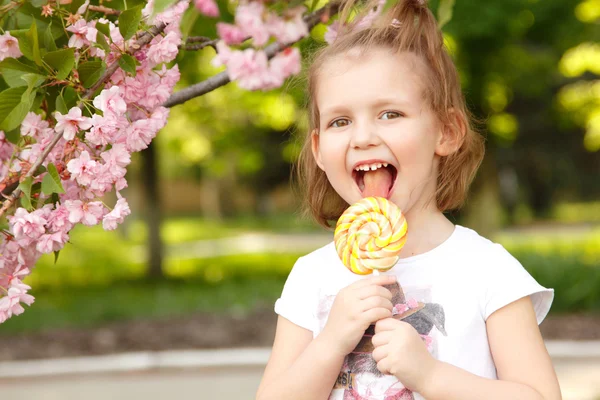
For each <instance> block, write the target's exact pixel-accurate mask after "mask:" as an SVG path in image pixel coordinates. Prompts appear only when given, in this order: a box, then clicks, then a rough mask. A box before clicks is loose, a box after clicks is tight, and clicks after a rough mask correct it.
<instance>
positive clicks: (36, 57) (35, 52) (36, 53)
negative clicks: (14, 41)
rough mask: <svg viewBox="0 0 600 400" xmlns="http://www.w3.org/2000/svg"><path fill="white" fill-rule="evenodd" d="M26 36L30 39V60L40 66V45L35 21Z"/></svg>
mask: <svg viewBox="0 0 600 400" xmlns="http://www.w3.org/2000/svg"><path fill="white" fill-rule="evenodd" d="M28 35H29V36H30V38H31V52H32V57H33V58H32V60H33V61H34V62H35V63H36V64H37V65H42V56H41V54H40V43H39V39H38V31H37V25H36V23H35V20H34V21H33V22H32V23H31V28H30V29H29V33H28Z"/></svg>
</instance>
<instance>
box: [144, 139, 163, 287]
mask: <svg viewBox="0 0 600 400" xmlns="http://www.w3.org/2000/svg"><path fill="white" fill-rule="evenodd" d="M141 156H142V180H143V186H144V197H143V199H144V203H145V205H146V207H145V214H146V223H147V225H148V277H150V278H164V274H163V269H162V260H163V243H162V240H161V237H160V223H161V202H160V194H159V192H158V188H159V185H158V166H157V161H156V145H155V143H154V142H152V143H151V144H150V146H148V148H147V149H146V150H144V151H142V152H141Z"/></svg>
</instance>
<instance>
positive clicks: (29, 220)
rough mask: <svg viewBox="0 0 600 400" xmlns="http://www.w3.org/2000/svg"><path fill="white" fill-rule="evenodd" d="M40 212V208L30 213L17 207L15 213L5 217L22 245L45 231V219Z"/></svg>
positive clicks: (27, 243) (30, 241)
mask: <svg viewBox="0 0 600 400" xmlns="http://www.w3.org/2000/svg"><path fill="white" fill-rule="evenodd" d="M41 214H42V211H40V210H35V211H33V212H31V213H30V212H28V211H27V210H26V209H24V208H22V207H19V208H17V210H16V211H15V215H13V216H10V215H9V216H8V217H7V218H8V221H9V224H10V226H11V231H12V233H13V235H15V239H16V240H17V241H19V242H20V243H22V244H23V245H29V244H30V243H32V242H33V241H35V240H36V239H38V238H39V237H40V236H41V235H42V234H44V233H46V228H45V227H44V225H45V224H46V222H47V221H46V220H45V219H44V218H43V217H42V215H41Z"/></svg>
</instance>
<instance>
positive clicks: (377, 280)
mask: <svg viewBox="0 0 600 400" xmlns="http://www.w3.org/2000/svg"><path fill="white" fill-rule="evenodd" d="M396 280H397V278H396V276H395V275H379V276H372V277H370V278H365V279H361V280H359V281H356V282H354V283H353V286H354V287H356V288H361V287H364V286H369V285H378V286H382V285H390V284H392V283H394V282H396Z"/></svg>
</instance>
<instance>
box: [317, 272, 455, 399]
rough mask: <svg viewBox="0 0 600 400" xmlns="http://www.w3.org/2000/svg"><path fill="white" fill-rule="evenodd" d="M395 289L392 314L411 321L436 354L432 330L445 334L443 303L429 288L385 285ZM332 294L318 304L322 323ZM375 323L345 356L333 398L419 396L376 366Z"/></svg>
mask: <svg viewBox="0 0 600 400" xmlns="http://www.w3.org/2000/svg"><path fill="white" fill-rule="evenodd" d="M386 287H387V288H388V289H389V290H390V291H391V292H392V304H394V310H393V318H396V319H398V320H401V321H404V322H407V323H409V324H410V325H412V326H413V327H414V328H415V329H416V330H417V332H418V333H419V334H420V335H421V337H422V338H423V340H424V342H425V344H426V345H427V349H428V350H429V352H430V353H431V354H432V355H433V356H434V357H435V356H436V353H437V350H436V343H435V341H434V340H433V335H432V334H433V332H434V331H437V332H439V333H440V334H442V335H444V336H446V330H445V314H444V309H443V307H442V306H441V305H439V304H435V303H432V302H431V291H430V289H429V288H405V289H404V290H403V288H402V287H401V286H400V285H399V284H398V283H395V284H393V285H389V286H386ZM334 297H335V296H330V298H328V299H323V300H324V301H323V302H322V303H321V304H320V307H319V320H320V322H321V325H322V327H323V326H324V324H325V320H326V318H327V316H328V314H329V310H331V305H332V303H333V298H334ZM374 334H375V326H374V325H371V326H370V327H369V328H368V329H367V330H366V331H365V334H364V336H363V338H362V339H361V340H360V342H359V343H358V345H357V346H356V348H355V349H354V350H353V351H352V353H350V354H349V355H348V356H346V359H345V361H344V365H343V366H342V370H341V371H340V374H339V376H338V379H337V381H336V383H335V385H334V387H333V391H332V392H331V395H330V397H329V399H330V400H336V399H343V400H374V399H384V400H416V399H418V398H420V396H419V397H415V394H413V393H412V392H411V391H410V390H408V389H407V388H405V387H404V386H403V385H402V383H400V382H399V381H398V380H397V379H396V377H394V376H390V375H384V374H382V373H381V372H380V371H379V370H378V369H377V363H376V362H375V360H374V359H373V356H372V352H373V344H372V342H371V338H372V337H373V335H374Z"/></svg>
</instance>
